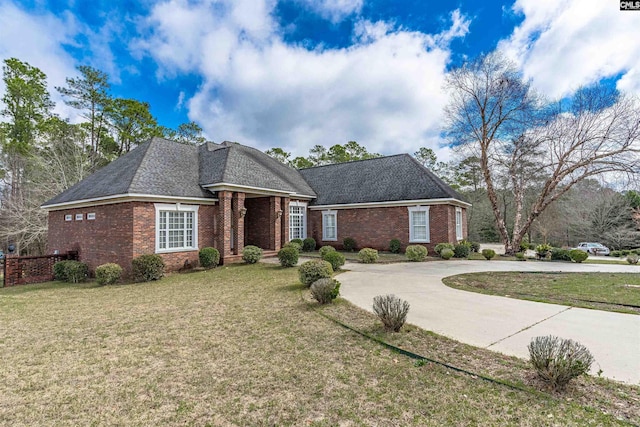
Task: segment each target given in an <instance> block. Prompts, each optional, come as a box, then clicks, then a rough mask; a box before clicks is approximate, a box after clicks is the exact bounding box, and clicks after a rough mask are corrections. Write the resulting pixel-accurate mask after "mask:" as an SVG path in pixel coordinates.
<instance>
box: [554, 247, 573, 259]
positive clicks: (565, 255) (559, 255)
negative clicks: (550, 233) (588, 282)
mask: <svg viewBox="0 0 640 427" xmlns="http://www.w3.org/2000/svg"><path fill="white" fill-rule="evenodd" d="M551 259H552V260H554V261H571V255H570V254H569V251H568V250H566V249H561V248H552V249H551Z"/></svg>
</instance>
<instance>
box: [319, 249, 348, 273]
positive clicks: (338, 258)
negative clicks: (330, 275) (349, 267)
mask: <svg viewBox="0 0 640 427" xmlns="http://www.w3.org/2000/svg"><path fill="white" fill-rule="evenodd" d="M322 259H323V260H325V261H327V262H328V263H329V264H331V268H333V271H338V270H339V269H340V267H342V266H343V265H344V263H345V262H346V259H345V257H344V255H342V254H341V253H340V252H337V251H333V252H327V253H326V254H325V256H323V257H322Z"/></svg>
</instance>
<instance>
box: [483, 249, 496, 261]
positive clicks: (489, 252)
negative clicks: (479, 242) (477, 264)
mask: <svg viewBox="0 0 640 427" xmlns="http://www.w3.org/2000/svg"><path fill="white" fill-rule="evenodd" d="M482 256H483V257H485V259H486V260H487V261H489V260H490V259H491V258H493V257H494V256H496V251H494V250H493V249H483V250H482Z"/></svg>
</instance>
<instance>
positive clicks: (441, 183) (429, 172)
mask: <svg viewBox="0 0 640 427" xmlns="http://www.w3.org/2000/svg"><path fill="white" fill-rule="evenodd" d="M407 156H409V158H410V159H411V160H412V161H413V162H414V163H415V164H416V165H417V166H418V167H419V168H420V169H421V170H422V171H423V172H426V174H427V175H428V176H429V178H431V180H432V181H433V182H434V183H435V184H436V185H437V186H438V187H439V188H440V189H441V190H443V191H444V192H446V193H447V194H449V195H450V196H452V197H453V196H454V195H455V194H452V192H453V193H455V190H454V189H453V188H451V186H450V185H449V184H447V183H446V182H444V181H443V180H442V178H440V177H438V176H437V175H436V174H435V173H433V171H432V170H431V169H429V168H428V167H426V166H425V165H423V164H422V163H420V162H419V161H418V160H416V159H415V158H414V157H413V156H411V155H410V154H407Z"/></svg>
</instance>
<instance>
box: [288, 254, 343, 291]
mask: <svg viewBox="0 0 640 427" xmlns="http://www.w3.org/2000/svg"><path fill="white" fill-rule="evenodd" d="M336 253H339V252H336ZM332 274H333V267H331V264H330V263H329V262H327V261H325V260H321V259H312V260H311V261H307V262H303V263H302V265H300V268H299V270H298V275H299V276H300V282H301V283H302V284H303V285H305V286H307V287H309V286H311V284H312V283H313V282H315V281H316V280H319V279H325V278H330V277H331V275H332Z"/></svg>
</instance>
